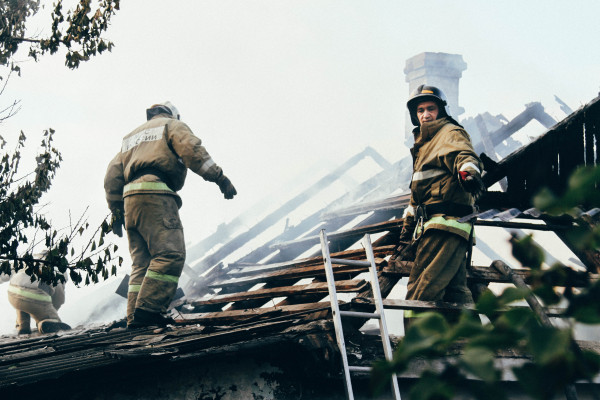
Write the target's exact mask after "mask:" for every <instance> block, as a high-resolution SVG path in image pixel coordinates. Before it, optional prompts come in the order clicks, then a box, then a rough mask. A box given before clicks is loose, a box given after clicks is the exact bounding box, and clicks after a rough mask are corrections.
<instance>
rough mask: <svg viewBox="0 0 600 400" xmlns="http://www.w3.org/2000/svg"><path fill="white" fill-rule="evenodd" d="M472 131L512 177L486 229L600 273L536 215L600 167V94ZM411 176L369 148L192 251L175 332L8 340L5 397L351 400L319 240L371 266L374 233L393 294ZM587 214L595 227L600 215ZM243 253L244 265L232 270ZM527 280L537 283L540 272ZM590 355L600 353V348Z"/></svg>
mask: <svg viewBox="0 0 600 400" xmlns="http://www.w3.org/2000/svg"><path fill="white" fill-rule="evenodd" d="M426 54H429V53H426ZM436 57H437V56H436ZM531 119H537V120H538V121H540V122H541V123H542V124H544V125H549V126H548V127H549V128H550V129H549V130H548V131H547V132H546V133H545V134H543V135H541V136H540V137H538V138H537V139H536V140H535V141H533V142H532V143H530V144H528V145H526V146H524V147H521V148H520V149H518V150H517V151H514V152H512V153H511V154H509V155H508V156H506V157H504V158H502V159H499V157H498V154H499V152H498V151H496V150H495V149H496V148H497V147H499V146H500V147H506V146H507V140H509V139H510V136H511V134H512V133H514V132H516V131H518V130H519V129H520V128H521V127H522V126H524V125H525V124H526V123H527V122H528V121H529V120H531ZM469 123H472V124H475V125H476V126H477V129H476V128H475V127H474V126H475V125H472V127H471V128H469V129H470V132H471V131H472V132H474V134H473V137H474V144H475V147H476V148H478V149H482V150H483V152H484V153H485V154H486V155H487V157H484V159H485V169H486V173H485V175H484V182H485V183H486V186H488V187H492V185H494V184H495V183H497V182H499V181H502V180H503V183H502V185H501V189H502V190H498V191H490V192H488V194H487V195H486V196H485V197H484V198H482V200H481V202H480V207H481V213H480V214H479V219H478V220H477V222H476V225H480V226H491V227H495V228H498V229H503V228H511V229H531V230H546V231H552V232H555V233H556V234H557V235H558V237H560V238H561V239H563V240H564V241H565V243H566V244H567V246H569V247H570V248H571V249H572V250H573V251H574V252H575V254H577V256H578V257H579V259H580V260H581V262H582V263H583V265H584V266H585V268H587V269H588V270H589V271H593V272H598V271H599V267H600V264H599V262H600V261H599V260H600V259H599V255H598V253H597V252H583V253H582V252H580V251H579V250H577V248H576V246H574V245H573V243H569V241H568V240H569V239H568V238H567V237H565V236H564V235H562V232H563V231H564V229H565V227H566V226H569V224H570V223H571V222H570V221H565V220H564V219H554V218H551V217H549V216H547V215H543V214H540V213H538V212H535V210H532V205H531V203H530V201H531V197H532V196H533V194H535V193H536V192H537V191H538V190H539V189H540V188H542V187H549V188H551V189H552V190H554V191H555V192H557V193H559V192H561V191H564V190H565V188H566V185H567V178H568V176H569V175H570V174H571V172H573V171H574V169H575V168H577V167H578V166H580V165H596V164H597V163H598V160H599V159H600V147H598V146H597V145H596V143H598V140H599V139H600V97H599V98H596V99H594V100H593V101H592V102H590V103H589V104H587V105H586V106H584V107H583V108H581V109H579V110H577V111H576V112H574V113H573V114H571V115H570V116H569V117H567V118H566V119H564V120H563V121H561V122H560V123H557V124H555V123H554V121H553V120H552V117H550V116H549V115H547V114H546V113H545V112H544V110H543V107H541V105H540V104H539V103H532V104H530V105H528V106H526V110H525V111H524V112H523V113H522V114H520V115H519V116H517V117H516V118H515V119H513V120H511V121H508V120H506V119H502V118H501V117H497V118H496V117H490V116H489V115H479V116H477V117H475V118H473V119H471V120H469V121H467V122H465V125H466V126H468V125H469ZM477 139H478V140H477ZM503 150H504V148H503ZM365 160H368V161H370V162H373V163H375V164H376V165H377V167H378V168H379V172H378V173H377V174H376V175H374V176H372V177H370V178H369V179H367V180H365V181H364V182H361V183H358V184H357V185H355V187H354V189H353V190H350V191H348V192H346V193H345V194H343V195H342V196H337V197H335V198H334V200H333V201H331V202H329V203H328V204H326V205H325V206H324V207H319V208H318V210H316V211H313V212H310V213H309V215H308V216H306V217H305V218H303V219H302V220H301V221H300V222H299V223H297V224H295V225H293V226H290V225H288V224H286V226H285V229H283V231H279V232H277V233H275V234H273V235H272V236H270V237H268V238H267V239H263V241H262V242H260V243H259V244H253V245H252V246H248V245H249V243H251V242H253V241H254V240H255V239H256V238H257V237H262V235H263V234H264V233H265V232H267V231H268V230H269V229H270V228H271V227H272V226H273V225H274V224H275V223H276V222H280V221H282V220H283V221H285V220H286V218H287V216H288V215H289V214H290V213H292V212H293V211H294V210H297V209H298V208H299V207H301V206H303V205H304V204H305V203H306V202H307V201H309V200H310V199H314V198H315V196H318V194H319V193H322V192H323V191H325V190H327V189H328V188H330V187H331V186H332V185H334V184H336V182H339V181H343V180H344V179H345V178H344V172H346V171H348V170H349V169H351V168H352V167H354V166H356V165H357V164H359V163H360V162H361V161H365ZM411 174H412V165H411V162H410V160H409V159H408V158H403V159H402V160H400V161H398V162H395V163H389V162H388V161H387V160H385V159H384V158H383V157H381V156H380V155H379V154H378V153H377V152H376V151H374V150H373V149H371V148H367V149H365V150H364V151H362V152H360V153H359V154H357V155H355V156H354V157H352V158H350V159H349V160H348V161H347V162H346V163H344V164H343V165H340V166H339V167H338V168H336V169H335V170H333V171H331V172H330V173H328V174H326V175H325V176H324V177H322V178H321V179H320V180H318V181H317V182H314V183H313V184H312V185H311V186H310V187H309V188H308V189H306V190H305V191H303V192H301V193H298V194H296V195H294V196H293V197H292V198H291V199H290V200H288V201H287V202H285V203H284V204H282V205H280V206H279V207H278V208H277V209H275V210H271V211H268V210H267V211H266V215H265V216H264V218H262V219H261V220H259V221H257V222H256V223H255V224H253V225H252V226H250V227H247V226H246V224H247V220H248V218H247V217H246V216H244V215H241V216H240V217H239V218H236V219H234V220H232V221H231V222H229V223H228V224H224V225H222V226H220V227H219V228H218V230H217V232H215V234H214V235H211V236H210V237H208V238H206V239H204V240H203V241H201V242H199V243H197V244H195V245H194V246H192V247H190V248H189V249H188V266H187V267H186V269H185V270H184V274H185V276H186V278H187V282H185V284H184V285H183V292H184V293H185V296H184V297H182V298H179V299H178V300H177V301H175V302H174V303H173V304H172V315H174V316H175V317H176V320H177V324H176V325H174V326H169V327H167V328H162V329H151V328H147V329H138V330H134V331H128V330H126V329H125V328H124V322H123V321H116V322H115V323H112V324H108V325H103V326H100V327H78V328H76V329H74V330H72V331H68V332H60V333H59V334H54V335H45V336H35V335H31V336H29V337H23V336H22V337H4V338H2V339H1V340H0V393H3V398H8V397H4V396H5V395H6V396H28V395H32V394H35V393H38V392H39V387H40V385H43V386H44V390H45V394H46V398H54V397H57V398H58V397H60V398H61V399H75V398H80V397H83V396H85V398H97V399H102V398H117V397H118V398H123V399H138V398H198V399H206V400H208V399H247V398H264V399H268V398H276V399H292V398H293V399H298V398H302V399H342V398H345V395H344V392H343V389H342V384H341V379H342V376H341V367H340V363H339V354H338V349H337V347H336V341H335V332H334V327H333V324H332V322H331V310H330V306H329V303H328V302H327V301H325V300H326V299H327V296H328V288H327V282H326V280H325V271H324V268H323V258H322V256H321V248H320V244H319V232H320V231H321V230H322V229H325V230H326V231H327V232H328V237H329V240H330V250H331V252H332V256H333V257H336V258H341V259H349V260H362V259H364V258H365V251H364V249H362V248H361V247H360V246H359V245H357V243H358V242H359V240H360V239H361V238H362V237H363V235H365V234H370V235H371V237H372V240H373V248H374V249H373V250H374V255H375V257H376V259H375V260H376V263H377V265H378V268H379V274H380V275H379V285H380V288H381V292H382V294H383V296H384V297H388V295H390V293H392V291H393V290H394V288H395V287H396V286H398V285H397V284H398V282H399V281H400V280H401V279H402V278H404V277H407V276H408V273H409V271H410V263H409V262H407V263H405V264H404V266H396V265H392V264H391V263H388V261H389V258H390V256H391V255H392V254H393V252H394V250H395V248H396V245H397V240H398V235H399V233H400V228H401V226H402V218H401V216H402V213H403V211H404V208H405V207H406V206H407V204H408V201H409V195H408V194H407V193H406V192H405V190H403V189H405V188H406V187H407V184H408V182H409V181H410V177H411ZM588 214H589V218H590V220H592V221H594V220H595V218H596V217H597V215H598V213H597V210H590V211H588ZM515 218H519V220H518V221H515ZM540 222H543V223H540ZM249 247H251V249H249ZM238 253H241V256H239V257H237V258H233V259H232V255H235V254H238ZM333 270H334V274H335V276H336V288H337V291H338V292H347V293H348V297H347V298H346V301H345V302H344V303H343V304H342V306H341V307H342V308H343V309H344V310H357V311H365V310H372V309H373V303H372V300H371V297H372V295H371V288H370V285H369V284H368V283H367V282H366V281H365V280H364V272H365V271H366V268H365V267H362V266H346V265H335V264H334V266H333ZM519 274H520V275H521V276H523V277H524V278H527V276H528V271H527V270H520V271H519ZM468 279H469V281H470V282H472V283H479V284H484V285H487V284H488V283H490V282H497V283H506V282H508V280H507V278H506V277H504V276H503V275H501V274H500V273H498V272H496V271H494V270H493V269H491V268H490V267H489V266H488V265H474V266H472V267H471V268H470V270H469V276H468ZM574 284H576V282H574ZM385 303H386V306H388V307H390V308H391V309H398V310H405V309H414V310H418V309H423V308H434V309H444V308H456V306H453V305H451V304H433V303H427V302H410V301H404V300H401V299H391V298H390V299H387V300H386V301H385ZM363 323H364V321H362V322H349V323H348V324H347V326H346V324H345V325H344V328H345V331H346V332H347V335H348V338H349V339H348V340H347V346H348V349H349V357H351V358H352V359H353V363H354V364H359V365H365V366H367V365H370V364H371V363H372V362H373V361H374V360H376V359H377V358H380V357H381V350H380V345H379V342H378V338H377V337H374V336H372V335H369V334H368V333H369V332H368V329H365V327H364V326H363ZM398 340H399V338H398V337H394V338H393V341H394V342H397V341H398ZM580 345H581V346H582V347H584V348H592V349H595V350H598V346H597V344H595V343H589V342H581V343H580ZM501 356H504V362H505V363H506V365H511V363H519V362H520V360H521V361H522V360H523V359H525V358H527V356H526V355H519V354H513V353H511V354H504V355H501ZM416 377H418V371H411V372H409V373H406V374H404V375H403V376H402V378H403V379H402V382H401V388H405V387H406V386H407V385H410V382H411V379H414V378H416ZM99 379H103V384H102V385H98V382H99ZM503 379H504V380H505V381H506V383H507V385H511V382H513V381H514V380H515V379H514V376H511V375H510V373H508V372H507V373H506V375H505V376H504V377H503ZM515 390H516V389H515ZM581 392H582V393H585V388H581ZM383 396H384V397H382V398H387V397H385V395H383ZM356 398H371V397H370V396H369V392H368V376H366V375H365V376H364V377H363V379H362V380H359V384H358V386H357V387H356Z"/></svg>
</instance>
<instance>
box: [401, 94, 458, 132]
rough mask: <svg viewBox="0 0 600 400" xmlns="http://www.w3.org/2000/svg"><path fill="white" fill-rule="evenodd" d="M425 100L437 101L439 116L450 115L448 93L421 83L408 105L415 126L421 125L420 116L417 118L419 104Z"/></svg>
mask: <svg viewBox="0 0 600 400" xmlns="http://www.w3.org/2000/svg"><path fill="white" fill-rule="evenodd" d="M424 101H435V102H436V103H437V105H438V108H439V109H440V112H439V114H438V118H444V117H448V116H450V114H448V101H447V100H446V95H445V94H444V92H442V91H441V90H440V89H438V88H436V87H435V86H427V85H420V86H419V87H418V88H417V90H415V91H414V92H413V93H412V94H411V95H410V99H408V102H406V107H408V112H409V113H410V120H411V121H412V123H413V125H414V126H419V125H420V123H419V118H417V106H418V105H419V104H420V103H422V102H424Z"/></svg>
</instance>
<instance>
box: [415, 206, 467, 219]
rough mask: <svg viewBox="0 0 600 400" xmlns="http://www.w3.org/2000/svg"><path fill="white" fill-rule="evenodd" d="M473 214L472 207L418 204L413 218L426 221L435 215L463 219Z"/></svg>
mask: <svg viewBox="0 0 600 400" xmlns="http://www.w3.org/2000/svg"><path fill="white" fill-rule="evenodd" d="M472 213H473V206H468V205H466V204H459V203H451V202H442V203H433V204H420V205H419V206H417V208H416V210H415V218H416V219H417V220H419V219H420V218H423V220H425V221H427V220H428V219H430V218H431V216H432V215H435V214H444V215H447V216H449V217H457V218H460V217H464V216H465V215H469V214H472Z"/></svg>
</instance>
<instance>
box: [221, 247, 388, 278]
mask: <svg viewBox="0 0 600 400" xmlns="http://www.w3.org/2000/svg"><path fill="white" fill-rule="evenodd" d="M394 249H395V248H394V246H389V245H388V246H378V247H375V248H373V254H375V257H385V256H387V255H388V254H391V252H393V251H394ZM331 257H332V258H346V259H365V258H366V256H365V250H364V249H356V250H345V251H339V252H337V253H332V254H331ZM322 264H323V257H310V258H303V259H300V260H290V261H284V262H279V263H275V264H265V265H256V264H255V265H252V266H245V267H242V268H239V269H237V268H235V267H236V264H231V265H230V267H233V270H232V271H231V272H229V274H228V275H229V276H235V277H242V276H251V275H254V274H264V273H265V272H270V271H281V270H284V269H288V268H303V267H310V266H314V265H322Z"/></svg>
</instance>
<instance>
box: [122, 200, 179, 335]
mask: <svg viewBox="0 0 600 400" xmlns="http://www.w3.org/2000/svg"><path fill="white" fill-rule="evenodd" d="M124 206H125V228H126V229H127V237H128V239H129V251H130V253H131V260H132V263H133V265H132V267H131V277H130V279H129V290H128V295H127V323H128V324H129V323H131V322H132V320H133V312H134V311H135V309H136V308H141V309H143V310H146V311H150V312H156V313H164V312H166V311H167V307H168V306H169V304H170V303H171V301H172V300H173V297H174V295H175V291H176V290H177V284H178V283H179V277H180V276H181V271H182V270H183V265H184V262H185V242H184V237H183V227H182V225H181V220H180V218H179V209H178V206H177V202H176V198H175V197H174V196H170V195H162V194H135V195H131V196H127V197H125V204H124Z"/></svg>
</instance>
